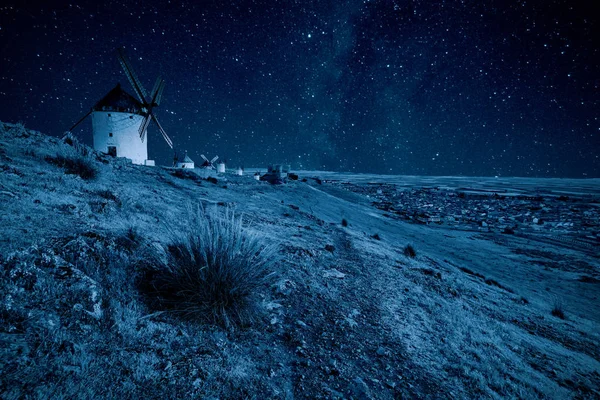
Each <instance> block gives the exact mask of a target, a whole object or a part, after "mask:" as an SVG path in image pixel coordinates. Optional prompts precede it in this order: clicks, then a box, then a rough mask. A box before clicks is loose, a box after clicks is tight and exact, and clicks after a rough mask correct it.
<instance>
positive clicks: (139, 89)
mask: <svg viewBox="0 0 600 400" xmlns="http://www.w3.org/2000/svg"><path fill="white" fill-rule="evenodd" d="M117 53H118V56H119V62H120V63H121V66H122V67H123V70H124V71H125V75H127V79H129V82H130V83H131V86H133V89H134V90H135V93H136V94H137V95H138V97H139V98H140V101H141V102H142V103H143V104H146V90H144V87H143V86H142V83H141V82H140V80H139V78H138V77H137V75H136V73H135V71H134V70H133V67H132V66H131V63H130V62H129V59H128V58H127V55H126V54H125V49H123V48H122V47H119V48H118V49H117Z"/></svg>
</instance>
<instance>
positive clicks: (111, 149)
mask: <svg viewBox="0 0 600 400" xmlns="http://www.w3.org/2000/svg"><path fill="white" fill-rule="evenodd" d="M108 155H109V156H113V157H116V156H117V146H108Z"/></svg>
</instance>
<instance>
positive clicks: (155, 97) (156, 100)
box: [150, 76, 165, 106]
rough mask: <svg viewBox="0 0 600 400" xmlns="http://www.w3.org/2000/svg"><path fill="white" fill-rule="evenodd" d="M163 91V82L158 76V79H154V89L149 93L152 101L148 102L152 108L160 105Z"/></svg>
mask: <svg viewBox="0 0 600 400" xmlns="http://www.w3.org/2000/svg"><path fill="white" fill-rule="evenodd" d="M164 89H165V81H164V80H163V79H162V78H161V77H160V76H159V77H158V78H156V83H154V88H153V89H152V92H151V93H150V96H151V97H152V101H151V102H150V104H151V105H152V106H158V105H160V99H161V98H162V92H163V90H164Z"/></svg>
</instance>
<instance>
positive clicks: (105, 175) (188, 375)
mask: <svg viewBox="0 0 600 400" xmlns="http://www.w3.org/2000/svg"><path fill="white" fill-rule="evenodd" d="M0 171H1V174H0V207H1V210H2V213H1V214H0V254H1V258H0V293H1V296H2V297H1V299H0V344H1V345H0V371H1V373H0V393H1V397H2V398H9V399H10V398H15V399H16V398H59V397H60V398H161V399H163V398H376V399H387V398H403V397H407V398H415V397H417V398H507V397H513V398H514V397H517V398H597V397H598V396H600V350H599V349H600V333H599V332H600V329H599V327H600V315H599V314H598V311H597V310H598V304H599V302H598V296H599V295H600V284H599V283H600V274H599V258H598V252H597V250H598V248H597V247H594V246H595V245H594V242H593V241H592V242H589V243H587V244H585V245H581V243H579V242H578V244H577V245H573V244H572V243H571V242H565V241H548V240H545V241H539V240H538V239H539V238H537V237H536V236H533V235H529V236H526V235H521V236H519V235H518V234H517V235H515V234H509V233H502V232H493V231H491V230H488V229H485V230H478V229H475V230H473V229H471V230H470V229H463V228H464V227H456V226H448V225H437V224H432V225H428V224H427V223H425V224H424V223H423V221H412V220H411V221H408V220H407V219H406V218H401V217H402V215H400V214H399V213H396V214H394V213H393V212H391V211H390V206H387V208H386V207H382V204H381V201H378V202H377V204H374V203H373V200H374V197H376V196H374V194H373V193H371V192H369V190H370V189H369V190H368V188H369V186H368V183H367V182H364V181H363V180H362V178H361V179H355V178H354V177H352V176H345V177H343V178H342V177H341V175H338V181H337V183H334V182H331V181H332V180H335V179H336V174H331V173H329V174H327V179H328V180H327V181H324V180H323V179H322V178H323V177H321V179H320V178H319V177H318V174H317V173H315V174H312V173H311V174H304V175H302V174H300V179H299V180H298V181H291V182H289V183H288V184H286V185H280V186H271V185H269V184H267V183H265V182H257V181H255V180H253V179H252V177H250V176H242V177H238V176H233V175H221V176H216V177H215V178H216V180H215V179H210V180H206V179H205V178H204V177H203V176H201V175H198V174H196V173H194V172H193V171H174V170H171V169H167V168H161V167H156V168H152V167H144V166H135V165H131V164H129V163H128V162H126V161H125V160H121V159H113V158H109V157H107V156H104V155H102V154H98V153H95V152H93V151H92V150H91V149H89V148H86V147H85V146H81V145H79V144H78V143H77V141H76V140H74V139H72V138H67V140H59V139H57V138H51V137H48V136H45V135H43V134H41V133H38V132H32V131H29V130H27V129H25V128H23V127H22V126H20V125H13V124H5V123H4V124H3V123H0ZM379 179H382V178H381V177H379ZM342 182H345V184H341V183H342ZM543 184H544V182H543V180H541V181H540V185H543ZM418 185H419V183H418V182H416V183H414V187H417V186H418ZM350 186H352V188H351V189H352V190H349V189H350ZM388 189H389V188H388ZM386 190H387V189H386ZM592 191H593V190H592ZM378 194H379V195H382V194H384V193H383V191H382V192H380V193H378ZM416 195H418V193H417V194H416ZM400 197H402V196H400ZM402 202H403V204H406V202H407V200H406V199H404V198H403V200H402ZM199 204H201V205H202V206H203V207H204V208H205V209H212V208H215V209H217V210H233V211H234V212H235V213H236V214H237V215H241V216H242V218H243V221H244V225H245V227H246V230H247V231H248V232H254V233H258V234H259V235H260V238H261V240H262V241H263V242H264V243H265V244H268V245H273V246H276V248H277V252H278V255H279V256H278V258H277V261H276V263H275V264H274V272H275V273H276V278H275V280H274V281H273V282H272V283H271V284H269V285H265V286H263V287H260V288H259V289H257V293H255V294H256V297H257V299H258V306H259V307H258V308H257V311H256V318H255V319H254V321H253V322H252V323H250V324H246V325H241V326H239V325H237V326H222V325H219V324H216V325H215V324H208V323H206V322H203V321H201V320H194V319H192V320H190V319H189V318H186V319H182V318H179V317H178V316H177V315H174V314H172V313H170V312H168V311H162V310H157V309H156V308H155V307H153V305H152V304H153V303H152V301H151V300H152V299H149V298H148V296H149V295H148V293H147V292H145V290H144V287H145V285H144V283H145V282H144V280H145V279H146V275H144V273H143V270H142V269H141V267H140V266H141V265H144V264H145V263H148V262H151V261H152V260H153V256H152V255H153V254H154V253H153V252H154V251H155V249H156V248H157V246H161V245H162V246H168V245H169V242H170V241H171V240H172V238H173V237H174V235H176V234H177V232H182V231H186V229H189V225H190V224H192V223H194V221H193V219H191V218H190V207H192V208H193V207H195V206H197V205H199ZM586 204H587V203H586ZM400 206H401V204H394V205H393V210H394V209H395V210H398V209H399V207H400ZM419 207H422V206H419ZM393 210H392V211H393ZM590 210H591V211H590V212H594V208H593V207H592V208H590ZM471 211H472V210H471ZM217 212H218V211H217ZM507 212H508V213H509V214H510V209H509V210H508V211H507ZM596 212H597V211H596ZM425 222H427V221H425ZM479 226H481V224H479ZM517 233H518V232H517ZM586 235H587V236H589V232H588V233H586ZM540 240H541V239H540Z"/></svg>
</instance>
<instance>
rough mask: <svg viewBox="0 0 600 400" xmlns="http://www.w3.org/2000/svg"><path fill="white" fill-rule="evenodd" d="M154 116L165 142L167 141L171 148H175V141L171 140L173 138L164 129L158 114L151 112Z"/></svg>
mask: <svg viewBox="0 0 600 400" xmlns="http://www.w3.org/2000/svg"><path fill="white" fill-rule="evenodd" d="M150 115H151V116H152V120H153V121H154V122H156V125H157V126H158V130H159V131H160V133H161V134H162V136H163V138H164V139H165V142H167V144H168V145H169V147H170V148H173V141H172V140H171V138H170V137H169V135H167V132H165V130H164V129H163V127H162V125H161V124H160V122H158V119H156V115H154V114H150Z"/></svg>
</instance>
